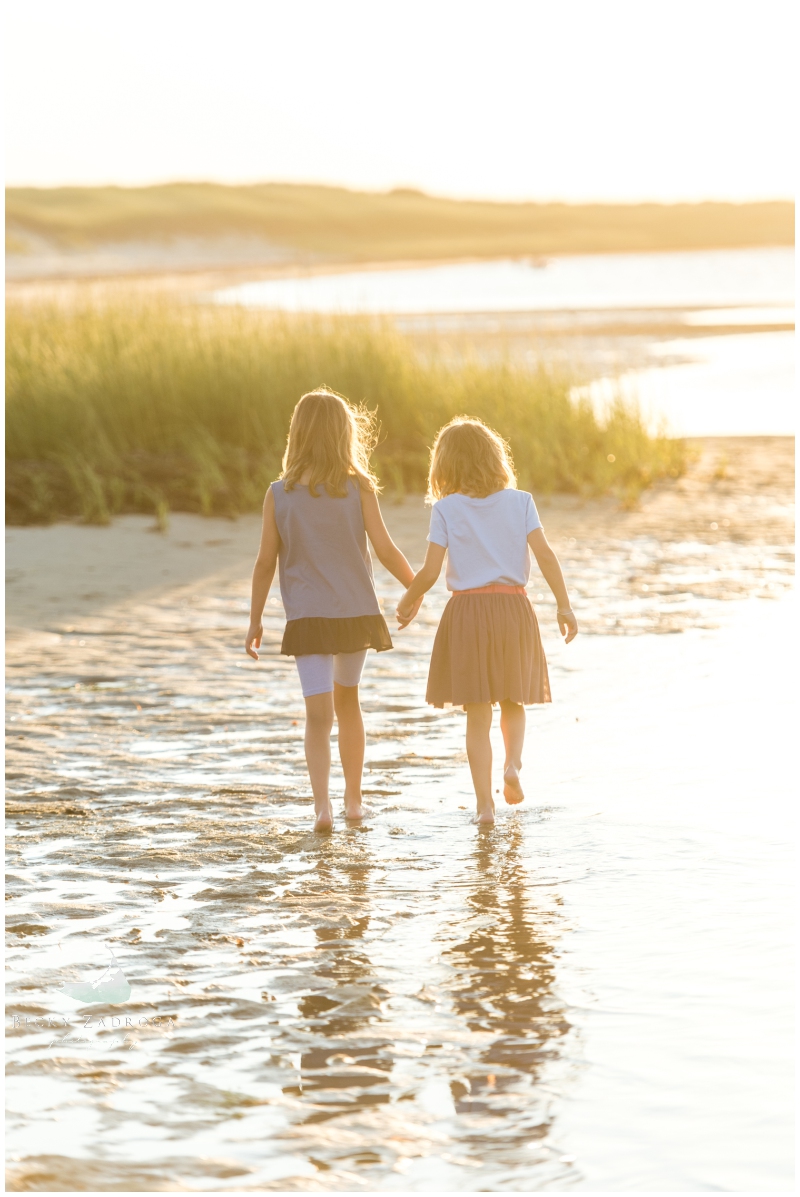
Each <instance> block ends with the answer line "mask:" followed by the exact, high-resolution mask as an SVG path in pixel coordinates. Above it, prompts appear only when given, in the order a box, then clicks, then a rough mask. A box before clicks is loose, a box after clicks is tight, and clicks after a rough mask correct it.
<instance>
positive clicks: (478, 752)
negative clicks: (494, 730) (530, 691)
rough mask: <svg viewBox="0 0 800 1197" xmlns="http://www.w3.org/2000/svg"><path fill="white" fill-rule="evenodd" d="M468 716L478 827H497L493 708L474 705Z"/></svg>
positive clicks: (468, 711)
mask: <svg viewBox="0 0 800 1197" xmlns="http://www.w3.org/2000/svg"><path fill="white" fill-rule="evenodd" d="M464 710H465V711H466V712H467V757H468V759H469V768H470V772H471V773H472V784H473V786H474V787H475V798H476V800H477V804H478V813H477V817H476V820H475V822H476V823H494V801H493V799H492V742H491V740H490V739H489V732H490V730H491V726H492V704H491V703H490V702H471V703H468V704H467V705H466V706H465V707H464Z"/></svg>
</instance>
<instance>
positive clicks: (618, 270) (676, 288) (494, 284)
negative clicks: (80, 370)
mask: <svg viewBox="0 0 800 1197" xmlns="http://www.w3.org/2000/svg"><path fill="white" fill-rule="evenodd" d="M794 288H795V283H794V250H793V249H792V248H790V247H780V248H768V249H730V250H695V251H691V252H686V253H642V254H574V255H570V256H566V257H559V258H549V259H546V258H541V259H524V258H520V259H505V260H500V261H489V262H457V263H450V264H445V265H432V266H417V267H410V268H407V267H403V268H397V269H389V270H355V271H353V270H350V271H343V272H341V273H338V274H311V275H306V276H298V277H283V278H272V279H263V280H261V281H259V282H252V283H242V284H240V285H239V286H236V287H228V288H226V289H225V290H223V291H218V292H217V293H216V296H215V299H216V301H217V302H218V303H233V304H244V305H246V306H250V307H263V308H272V309H278V310H281V311H290V312H374V313H379V312H396V313H423V312H431V313H432V312H535V311H556V310H558V311H561V310H575V311H581V310H593V311H596V310H604V311H609V310H617V309H622V310H624V309H630V308H645V309H646V308H678V309H680V308H689V309H691V308H718V307H722V306H725V307H743V308H747V307H758V308H762V307H765V308H769V307H774V308H775V309H781V311H780V313H779V314H777V312H776V315H775V317H774V318H775V319H777V320H785V319H786V311H785V309H786V307H792V306H793V304H794ZM791 318H792V317H790V319H791ZM759 319H761V320H763V316H762V317H760V318H759V317H756V318H755V320H754V323H759ZM722 322H723V323H724V320H723V321H722Z"/></svg>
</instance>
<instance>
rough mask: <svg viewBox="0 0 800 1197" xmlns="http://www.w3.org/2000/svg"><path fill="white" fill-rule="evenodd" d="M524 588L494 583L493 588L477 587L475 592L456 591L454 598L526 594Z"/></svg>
mask: <svg viewBox="0 0 800 1197" xmlns="http://www.w3.org/2000/svg"><path fill="white" fill-rule="evenodd" d="M524 593H525V587H524V586H502V585H501V584H500V583H499V582H494V583H493V584H492V585H491V586H476V587H475V588H474V590H454V591H453V598H455V597H456V596H457V595H459V594H524Z"/></svg>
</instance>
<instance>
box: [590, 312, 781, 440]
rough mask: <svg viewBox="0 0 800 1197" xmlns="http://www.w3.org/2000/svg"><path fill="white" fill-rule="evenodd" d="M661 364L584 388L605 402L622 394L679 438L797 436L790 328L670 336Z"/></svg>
mask: <svg viewBox="0 0 800 1197" xmlns="http://www.w3.org/2000/svg"><path fill="white" fill-rule="evenodd" d="M651 354H652V356H653V358H654V359H655V360H656V362H657V363H658V364H657V365H654V366H648V367H647V368H645V369H641V370H629V371H625V372H624V373H623V374H622V375H621V376H619V377H617V376H611V377H606V378H598V379H595V380H594V381H593V382H592V383H590V384H589V385H588V386H586V387H585V388H581V392H582V393H584V394H587V395H588V396H590V397H591V398H592V399H593V400H594V401H595V402H596V403H597V404H598V406H600V407H602V406H603V404H604V403H606V402H608V400H609V399H613V398H615V397H617V396H619V395H621V396H622V397H623V398H625V399H628V400H635V401H637V402H638V403H639V405H640V407H641V409H642V411H643V413H644V415H645V418H646V419H648V420H649V422H650V423H651V424H652V425H654V426H657V425H658V424H659V422H662V423H664V422H665V423H666V427H667V429H668V431H669V433H670V435H672V436H711V435H713V436H793V435H794V432H795V428H796V426H797V388H796V386H795V338H794V333H791V332H761V333H748V334H744V335H736V334H734V335H732V336H724V337H693V338H692V339H691V340H686V339H679V340H674V341H664V342H662V343H661V344H658V345H654V346H653V347H652V349H651Z"/></svg>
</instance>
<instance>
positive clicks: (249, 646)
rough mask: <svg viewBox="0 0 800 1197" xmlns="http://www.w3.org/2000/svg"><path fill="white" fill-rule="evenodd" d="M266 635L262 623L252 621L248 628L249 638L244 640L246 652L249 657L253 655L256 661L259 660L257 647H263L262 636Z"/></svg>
mask: <svg viewBox="0 0 800 1197" xmlns="http://www.w3.org/2000/svg"><path fill="white" fill-rule="evenodd" d="M263 635H264V629H263V627H262V626H261V624H260V623H251V624H250V627H249V628H248V629H247V639H246V640H245V642H244V647H245V652H246V653H247V655H248V657H252V658H253V660H254V661H257V660H258V653H257V652H256V649H257V648H261V637H262V636H263ZM254 646H255V647H254Z"/></svg>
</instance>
